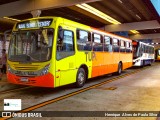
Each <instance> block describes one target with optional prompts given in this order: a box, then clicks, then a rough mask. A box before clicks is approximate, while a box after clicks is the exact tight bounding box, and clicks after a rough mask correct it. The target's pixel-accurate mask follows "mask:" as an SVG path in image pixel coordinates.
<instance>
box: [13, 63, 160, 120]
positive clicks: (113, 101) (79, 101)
mask: <svg viewBox="0 0 160 120" xmlns="http://www.w3.org/2000/svg"><path fill="white" fill-rule="evenodd" d="M110 88H113V90H112V89H110ZM27 95H28V94H27ZM35 111H160V63H155V65H154V66H151V67H149V68H147V69H145V70H143V71H140V72H138V73H135V74H132V75H129V76H127V77H124V78H121V79H118V80H116V81H113V82H111V83H107V84H104V85H102V86H100V87H98V88H93V89H91V90H88V91H86V92H83V93H80V94H77V95H74V96H72V97H69V98H67V99H64V100H61V101H58V102H56V103H53V104H49V105H46V106H44V107H41V108H39V109H36V110H35ZM16 119H17V118H16ZM19 119H20V118H19ZM25 119H33V118H25ZM35 119H37V120H41V119H44V118H35ZM45 119H47V120H82V119H83V120H157V119H158V118H157V117H52V118H50V117H47V118H45Z"/></svg>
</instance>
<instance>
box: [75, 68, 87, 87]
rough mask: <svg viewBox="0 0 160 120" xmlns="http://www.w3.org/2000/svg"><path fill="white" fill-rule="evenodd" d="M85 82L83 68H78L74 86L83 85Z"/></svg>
mask: <svg viewBox="0 0 160 120" xmlns="http://www.w3.org/2000/svg"><path fill="white" fill-rule="evenodd" d="M85 82H86V73H85V70H84V69H83V68H79V70H78V72H77V77H76V86H77V87H78V88H80V87H83V86H84V84H85Z"/></svg>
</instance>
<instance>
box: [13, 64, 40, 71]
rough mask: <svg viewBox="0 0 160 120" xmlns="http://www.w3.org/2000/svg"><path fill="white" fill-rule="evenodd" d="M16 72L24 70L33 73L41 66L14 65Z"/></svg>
mask: <svg viewBox="0 0 160 120" xmlns="http://www.w3.org/2000/svg"><path fill="white" fill-rule="evenodd" d="M12 67H13V68H14V69H16V70H23V71H32V70H39V68H40V66H39V65H22V64H14V65H13V66H12Z"/></svg>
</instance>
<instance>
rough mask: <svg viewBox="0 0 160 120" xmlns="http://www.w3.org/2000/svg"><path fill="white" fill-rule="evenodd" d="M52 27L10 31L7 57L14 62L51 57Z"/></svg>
mask: <svg viewBox="0 0 160 120" xmlns="http://www.w3.org/2000/svg"><path fill="white" fill-rule="evenodd" d="M52 43H53V29H44V28H42V29H38V30H19V31H17V32H12V36H11V40H10V46H9V52H8V59H9V60H10V61H16V62H43V61H48V60H50V59H51V51H52Z"/></svg>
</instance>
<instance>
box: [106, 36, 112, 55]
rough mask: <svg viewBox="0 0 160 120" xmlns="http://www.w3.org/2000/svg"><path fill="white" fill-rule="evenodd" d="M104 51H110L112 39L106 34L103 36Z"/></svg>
mask: <svg viewBox="0 0 160 120" xmlns="http://www.w3.org/2000/svg"><path fill="white" fill-rule="evenodd" d="M104 51H107V52H112V51H113V50H112V39H111V38H110V37H108V36H105V37H104Z"/></svg>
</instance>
